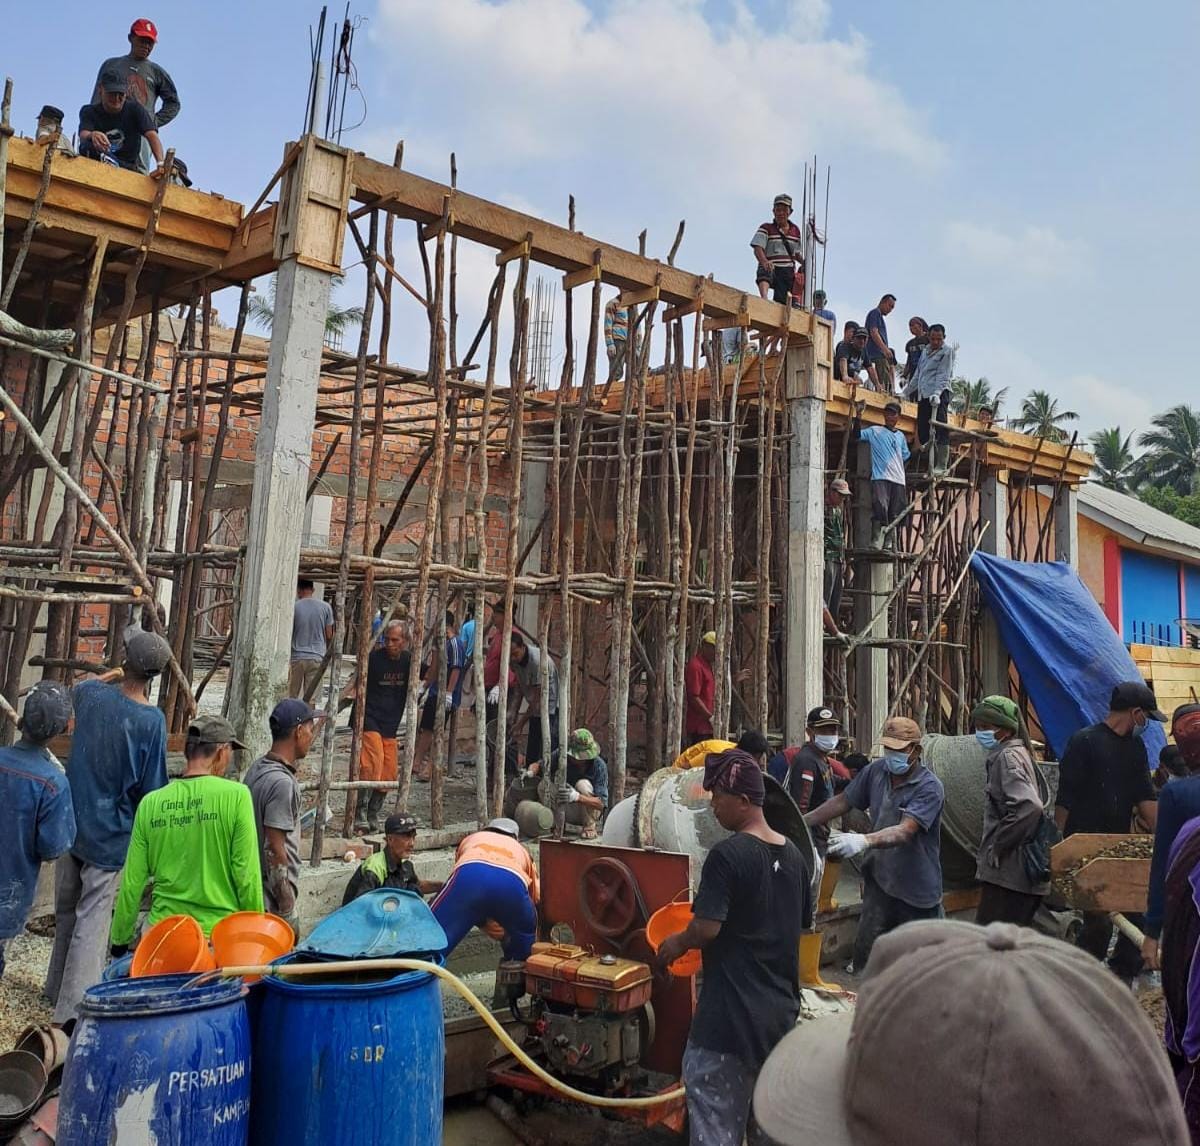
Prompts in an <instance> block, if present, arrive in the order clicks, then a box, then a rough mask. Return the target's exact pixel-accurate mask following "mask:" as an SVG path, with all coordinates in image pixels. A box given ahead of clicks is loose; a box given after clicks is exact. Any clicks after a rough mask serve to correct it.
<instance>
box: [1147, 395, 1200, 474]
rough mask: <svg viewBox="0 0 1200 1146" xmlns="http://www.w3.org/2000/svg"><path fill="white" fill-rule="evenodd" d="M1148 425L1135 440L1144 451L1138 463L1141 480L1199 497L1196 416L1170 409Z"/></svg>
mask: <svg viewBox="0 0 1200 1146" xmlns="http://www.w3.org/2000/svg"><path fill="white" fill-rule="evenodd" d="M1150 425H1151V426H1153V427H1154V428H1153V429H1152V430H1147V431H1146V432H1145V433H1143V434H1140V435H1139V436H1138V445H1139V446H1145V447H1147V448H1146V452H1145V453H1144V454H1143V455H1142V456H1141V458H1140V459H1139V472H1140V474H1141V476H1143V477H1145V478H1146V479H1147V480H1148V481H1151V482H1153V483H1154V484H1155V485H1165V486H1169V487H1170V488H1171V489H1173V490H1175V491H1176V492H1177V493H1180V494H1184V495H1186V494H1191V493H1200V414H1198V413H1197V412H1196V411H1195V410H1193V409H1192V408H1191V407H1190V406H1172V407H1171V408H1170V409H1169V410H1167V411H1166V413H1164V414H1159V415H1158V416H1157V417H1155V418H1151V419H1150Z"/></svg>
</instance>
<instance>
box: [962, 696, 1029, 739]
mask: <svg viewBox="0 0 1200 1146" xmlns="http://www.w3.org/2000/svg"><path fill="white" fill-rule="evenodd" d="M971 719H972V720H982V721H984V723H986V724H994V725H995V726H996V727H997V728H1007V729H1008V730H1009V731H1010V732H1019V731H1020V728H1021V718H1020V716H1019V715H1018V713H1017V706H1016V704H1015V703H1014V702H1013V701H1011V700H1009V698H1008V697H1007V696H985V697H984V698H983V699H982V700H981V701H980V702H979V703H978V704H977V705H976V706H975V708H974V709H973V710H972V712H971Z"/></svg>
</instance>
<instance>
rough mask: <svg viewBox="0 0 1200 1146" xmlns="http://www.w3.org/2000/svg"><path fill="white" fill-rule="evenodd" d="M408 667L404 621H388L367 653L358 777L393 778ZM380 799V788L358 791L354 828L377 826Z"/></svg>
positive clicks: (395, 769) (406, 688)
mask: <svg viewBox="0 0 1200 1146" xmlns="http://www.w3.org/2000/svg"><path fill="white" fill-rule="evenodd" d="M411 667H412V654H411V653H410V652H409V649H408V633H407V631H406V630H405V626H404V622H403V621H391V622H389V623H388V626H387V628H385V629H384V631H383V648H381V649H374V650H372V652H371V655H370V656H369V657H367V690H366V700H365V703H364V705H363V709H364V711H363V737H362V748H361V750H360V752H359V757H358V778H359V779H360V780H388V781H391V782H393V783H394V782H395V780H396V775H397V768H396V729H397V728H399V727H400V719H401V717H402V716H403V715H404V702H405V700H406V699H407V698H408V674H409V671H410V670H411ZM349 687H353V685H351V686H349ZM348 690H349V689H348ZM383 799H384V790H383V789H382V788H376V789H373V790H372V791H371V793H370V795H369V796H368V795H366V792H365V790H364V792H361V793H360V794H359V798H358V808H357V811H356V812H355V817H354V818H355V824H354V828H355V831H360V832H361V831H371V832H377V831H378V830H379V812H380V809H381V808H382V807H383Z"/></svg>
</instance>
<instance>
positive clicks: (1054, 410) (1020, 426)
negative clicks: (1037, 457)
mask: <svg viewBox="0 0 1200 1146" xmlns="http://www.w3.org/2000/svg"><path fill="white" fill-rule="evenodd" d="M1078 420H1079V415H1078V414H1077V413H1075V411H1074V410H1060V409H1059V408H1058V399H1057V398H1051V397H1050V395H1049V394H1048V393H1047V392H1046V391H1045V390H1030V392H1029V393H1028V394H1027V395H1026V396H1025V399H1024V401H1022V402H1021V412H1020V413H1019V414H1018V415H1017V416H1016V417H1015V418H1013V420H1012V423H1011V424H1012V427H1013V429H1015V430H1023V431H1024V432H1025V433H1027V434H1032V435H1033V436H1034V437H1035V438H1045V439H1046V441H1048V442H1063V441H1066V438H1067V431H1066V430H1064V429H1063V428H1062V426H1061V425H1060V424H1059V423H1060V422H1077V421H1078Z"/></svg>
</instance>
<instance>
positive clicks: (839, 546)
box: [823, 477, 850, 628]
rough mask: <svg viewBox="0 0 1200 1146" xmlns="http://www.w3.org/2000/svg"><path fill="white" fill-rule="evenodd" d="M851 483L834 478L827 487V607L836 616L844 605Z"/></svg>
mask: <svg viewBox="0 0 1200 1146" xmlns="http://www.w3.org/2000/svg"><path fill="white" fill-rule="evenodd" d="M849 497H850V483H849V482H848V481H846V479H845V478H841V477H835V478H833V480H832V481H830V482H829V484H828V485H827V486H826V487H825V575H824V586H823V587H824V591H825V608H826V609H828V610H829V615H830V616H831V617H832V618H834V621H835V628H836V618H837V615H838V611H839V610H840V609H841V606H842V575H843V573H844V571H845V564H846V501H847V499H848V498H849Z"/></svg>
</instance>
